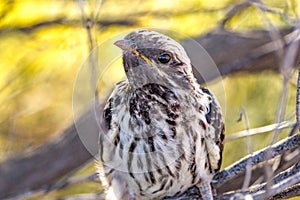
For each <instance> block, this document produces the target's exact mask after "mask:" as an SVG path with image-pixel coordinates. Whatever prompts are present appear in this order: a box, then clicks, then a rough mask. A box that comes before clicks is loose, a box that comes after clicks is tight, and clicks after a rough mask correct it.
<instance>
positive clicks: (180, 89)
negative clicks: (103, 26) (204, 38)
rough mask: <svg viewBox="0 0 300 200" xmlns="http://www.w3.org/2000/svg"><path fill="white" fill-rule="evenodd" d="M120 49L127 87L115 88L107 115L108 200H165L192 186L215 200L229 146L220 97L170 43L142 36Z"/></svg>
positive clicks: (135, 34) (103, 144) (104, 161)
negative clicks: (200, 80)
mask: <svg viewBox="0 0 300 200" xmlns="http://www.w3.org/2000/svg"><path fill="white" fill-rule="evenodd" d="M115 45H116V46H118V47H119V48H121V49H122V51H123V66H124V70H125V72H126V76H127V80H124V81H122V82H119V83H117V84H116V87H115V89H114V90H113V92H112V94H111V95H110V97H109V99H108V101H107V103H106V106H105V108H104V113H103V119H104V121H105V123H106V129H107V130H106V131H105V133H100V144H99V146H100V151H99V152H100V167H99V176H100V179H101V181H102V183H103V185H104V187H105V188H106V189H107V194H106V195H107V199H109V200H112V199H113V200H120V199H124V200H127V199H162V198H164V197H169V196H175V195H180V194H181V193H183V192H184V191H186V190H187V189H188V188H190V187H192V186H197V187H198V188H199V190H200V193H201V196H202V199H205V200H211V199H213V194H212V190H211V184H210V183H211V180H212V178H213V176H214V174H215V173H216V172H217V171H218V170H219V169H220V165H221V161H222V150H223V142H224V122H223V117H222V112H221V109H220V106H219V104H218V102H217V100H216V98H215V96H214V95H213V94H212V93H211V92H210V91H209V90H208V89H207V88H204V87H203V86H201V85H200V84H198V82H197V80H196V79H195V77H194V75H193V73H192V66H191V62H190V59H189V57H188V55H187V53H186V52H185V50H184V48H183V47H182V46H181V45H180V44H179V43H177V42H176V41H174V40H173V39H171V38H170V37H168V36H165V35H163V34H160V33H157V32H154V31H150V30H135V31H132V32H131V33H129V34H128V35H127V36H126V37H125V38H124V39H122V40H118V41H116V42H115Z"/></svg>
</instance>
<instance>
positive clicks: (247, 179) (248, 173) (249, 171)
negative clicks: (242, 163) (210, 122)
mask: <svg viewBox="0 0 300 200" xmlns="http://www.w3.org/2000/svg"><path fill="white" fill-rule="evenodd" d="M240 119H244V124H245V129H246V132H247V137H246V143H247V153H248V155H250V156H252V153H253V152H252V146H251V137H250V135H249V121H248V117H247V113H246V110H245V108H244V107H242V108H241V118H240ZM251 174H252V165H251V160H250V159H249V160H248V162H247V166H246V175H245V178H244V182H243V186H242V191H246V190H247V189H248V187H249V185H250V181H251Z"/></svg>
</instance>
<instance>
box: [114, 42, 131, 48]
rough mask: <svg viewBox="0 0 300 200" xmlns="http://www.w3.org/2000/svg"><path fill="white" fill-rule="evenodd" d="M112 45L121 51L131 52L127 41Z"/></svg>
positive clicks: (129, 43)
mask: <svg viewBox="0 0 300 200" xmlns="http://www.w3.org/2000/svg"><path fill="white" fill-rule="evenodd" d="M114 45H116V46H117V47H119V48H120V49H122V50H123V51H126V50H128V51H132V47H131V42H130V41H129V40H118V41H116V42H115V43H114Z"/></svg>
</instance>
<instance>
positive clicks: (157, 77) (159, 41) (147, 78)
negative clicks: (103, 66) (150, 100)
mask: <svg viewBox="0 0 300 200" xmlns="http://www.w3.org/2000/svg"><path fill="white" fill-rule="evenodd" d="M115 45H116V46H118V47H120V48H121V49H122V50H123V65H124V69H125V72H126V75H127V78H128V80H129V83H130V85H131V86H132V87H133V88H139V87H142V86H143V85H146V84H151V83H155V84H161V85H164V86H167V87H172V88H184V89H186V88H191V84H192V83H194V81H195V79H194V76H193V73H192V68H191V63H190V59H189V57H188V56H187V54H186V52H185V50H184V48H183V47H182V46H181V45H180V44H179V43H177V42H176V41H174V40H173V39H171V38H170V37H168V36H165V35H163V34H160V33H157V32H154V31H150V30H135V31H133V32H131V33H129V34H128V35H127V36H126V37H125V38H124V39H123V40H118V41H116V42H115Z"/></svg>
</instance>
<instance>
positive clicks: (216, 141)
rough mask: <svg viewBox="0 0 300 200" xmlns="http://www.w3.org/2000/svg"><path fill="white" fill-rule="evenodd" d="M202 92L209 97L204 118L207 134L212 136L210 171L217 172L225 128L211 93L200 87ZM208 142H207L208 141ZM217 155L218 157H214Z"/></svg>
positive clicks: (219, 165) (217, 105) (220, 160)
mask: <svg viewBox="0 0 300 200" xmlns="http://www.w3.org/2000/svg"><path fill="white" fill-rule="evenodd" d="M201 89H202V91H203V92H204V93H206V94H208V95H209V96H210V97H211V101H210V104H209V111H208V113H206V115H205V117H206V120H207V123H208V124H209V126H210V127H209V130H210V131H209V132H208V134H212V137H210V138H213V141H212V142H213V144H212V145H210V146H211V148H210V150H208V151H209V160H210V163H211V167H212V170H214V171H218V170H219V169H220V167H221V162H222V151H223V147H224V138H225V126H224V119H223V115H222V110H221V107H220V105H219V103H218V101H217V99H216V97H215V96H214V94H213V93H212V92H210V91H209V90H208V89H207V88H204V87H201ZM208 142H209V141H208ZM216 154H219V155H216Z"/></svg>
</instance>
